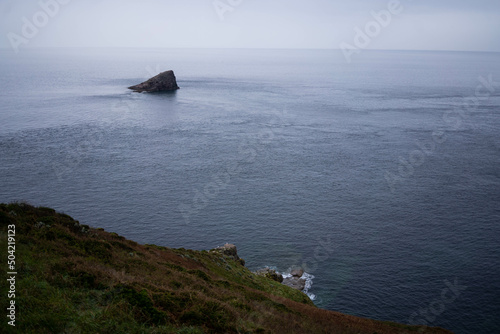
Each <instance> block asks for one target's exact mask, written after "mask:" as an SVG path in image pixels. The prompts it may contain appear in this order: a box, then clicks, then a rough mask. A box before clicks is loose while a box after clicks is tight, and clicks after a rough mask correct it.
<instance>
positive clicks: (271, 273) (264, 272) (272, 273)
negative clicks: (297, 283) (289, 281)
mask: <svg viewBox="0 0 500 334" xmlns="http://www.w3.org/2000/svg"><path fill="white" fill-rule="evenodd" d="M255 274H256V275H259V276H264V277H267V278H269V279H272V280H273V281H276V282H279V283H281V282H283V275H281V274H280V273H279V272H277V271H276V270H274V269H269V268H267V267H266V268H264V269H259V270H257V271H256V272H255Z"/></svg>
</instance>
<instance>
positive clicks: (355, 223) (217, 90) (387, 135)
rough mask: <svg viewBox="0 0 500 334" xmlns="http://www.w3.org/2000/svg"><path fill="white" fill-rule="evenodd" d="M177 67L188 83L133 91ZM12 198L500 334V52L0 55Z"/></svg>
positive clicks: (355, 300) (321, 291)
mask: <svg viewBox="0 0 500 334" xmlns="http://www.w3.org/2000/svg"><path fill="white" fill-rule="evenodd" d="M166 70H173V71H174V73H175V75H176V77H177V82H178V85H179V86H180V89H179V90H177V91H174V92H166V93H142V94H141V93H135V92H132V91H131V90H129V89H127V87H129V86H132V85H135V84H138V83H140V82H143V81H145V80H146V79H148V78H150V77H152V76H154V75H156V74H158V73H160V72H162V71H166ZM0 101H1V104H0V202H4V203H5V202H13V201H19V202H28V203H30V204H33V205H36V206H47V207H52V208H55V209H56V210H58V211H60V212H64V213H66V214H69V215H71V216H72V217H74V218H75V219H77V220H78V221H80V222H81V223H82V224H88V225H90V226H92V227H96V228H97V227H102V228H104V229H106V230H108V231H111V232H116V233H118V234H120V235H123V236H125V237H126V238H129V239H132V240H135V241H137V242H139V243H144V244H157V245H161V246H167V247H172V248H187V249H197V250H202V249H212V248H215V247H217V246H221V245H223V244H225V243H232V244H235V245H236V246H237V248H238V254H239V255H240V257H242V258H244V259H245V260H246V266H247V267H248V268H249V269H251V270H257V269H259V268H263V267H266V266H267V267H272V268H276V269H277V270H278V271H280V272H283V273H285V274H286V273H289V270H290V268H294V267H298V266H300V267H302V268H304V269H305V271H306V275H305V277H307V278H308V286H307V287H308V289H307V293H308V294H309V296H310V297H311V299H313V300H314V303H315V304H316V305H317V306H318V307H321V308H325V309H328V310H335V311H339V312H343V313H347V314H352V315H356V316H361V317H368V318H373V319H379V320H388V321H396V322H401V323H408V324H426V325H430V326H440V327H444V328H447V329H449V330H452V331H453V332H455V333H459V334H465V333H471V334H472V333H474V334H477V333H499V332H500V266H499V264H500V247H499V241H500V53H475V52H444V51H442V52H432V51H375V50H373V51H369V50H360V52H359V53H357V54H354V55H352V57H351V59H350V62H349V61H347V59H346V58H345V57H344V55H343V54H342V52H341V51H339V50H272V49H136V48H109V49H105V48H104V49H100V48H81V49H80V48H74V49H72V48H69V49H64V48H47V49H44V48H39V49H36V48H33V49H21V50H20V51H19V53H17V54H16V53H15V52H14V51H12V50H9V49H2V50H0Z"/></svg>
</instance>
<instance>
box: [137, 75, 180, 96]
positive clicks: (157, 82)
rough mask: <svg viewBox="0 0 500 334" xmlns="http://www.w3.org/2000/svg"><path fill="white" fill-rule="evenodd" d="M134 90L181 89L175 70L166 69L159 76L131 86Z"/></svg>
mask: <svg viewBox="0 0 500 334" xmlns="http://www.w3.org/2000/svg"><path fill="white" fill-rule="evenodd" d="M129 89H132V90H133V91H134V92H138V93H142V92H165V91H173V90H176V89H179V86H177V81H176V79H175V74H174V71H171V70H170V71H165V72H162V73H160V74H158V75H157V76H154V77H152V78H151V79H149V80H147V81H144V82H143V83H140V84H138V85H135V86H131V87H129Z"/></svg>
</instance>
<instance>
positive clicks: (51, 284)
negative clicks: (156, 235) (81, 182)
mask: <svg viewBox="0 0 500 334" xmlns="http://www.w3.org/2000/svg"><path fill="white" fill-rule="evenodd" d="M12 226H15V232H16V233H15V242H16V246H17V248H16V256H17V262H16V264H15V268H14V269H15V270H16V272H17V276H16V279H17V281H16V288H17V290H16V291H17V294H16V297H15V302H16V311H17V313H16V314H17V318H16V319H15V321H16V327H17V328H16V329H17V330H23V331H24V332H32V333H42V332H47V331H51V332H61V331H78V330H80V331H84V332H85V331H93V330H96V329H98V330H99V331H103V332H109V331H117V332H130V333H139V332H140V333H156V332H158V331H161V332H165V333H181V332H182V333H242V332H245V333H318V332H328V333H370V334H373V333H374V332H377V333H411V332H415V331H419V332H420V333H450V332H449V331H447V330H445V329H442V328H437V327H426V326H409V325H404V324H397V323H393V322H385V321H379V320H372V319H365V318H360V317H354V316H350V315H346V314H342V313H338V312H334V311H328V310H323V309H319V308H317V307H316V306H315V305H314V304H313V302H312V301H311V299H310V298H309V297H308V296H307V295H306V294H304V293H302V292H300V291H298V290H295V289H292V288H290V287H288V286H286V285H284V284H281V283H278V282H276V281H274V280H272V279H269V278H267V277H264V276H260V275H257V274H254V273H252V272H250V271H249V270H248V269H247V268H246V267H245V266H244V261H241V259H239V257H237V253H236V252H235V253H234V254H233V253H232V251H230V252H229V253H227V252H225V251H224V250H222V251H221V250H220V249H219V250H218V249H214V250H210V251H194V250H186V249H183V248H181V249H171V248H167V247H161V246H156V245H140V244H138V243H136V242H134V241H131V240H127V239H125V238H124V237H121V236H119V235H118V234H116V233H110V232H106V231H104V230H103V229H100V228H91V227H89V226H87V225H83V224H80V223H79V222H78V221H76V220H74V219H73V218H71V217H70V216H68V215H65V214H61V213H57V212H56V211H55V210H53V209H50V208H44V207H38V208H36V207H33V206H31V205H28V204H17V203H13V204H0V227H1V240H2V241H1V243H2V249H6V247H4V246H5V245H4V244H5V241H6V240H10V239H7V238H6V236H7V230H8V229H10V227H12ZM91 315H92V316H91ZM7 332H14V327H12V326H9V328H8V331H7Z"/></svg>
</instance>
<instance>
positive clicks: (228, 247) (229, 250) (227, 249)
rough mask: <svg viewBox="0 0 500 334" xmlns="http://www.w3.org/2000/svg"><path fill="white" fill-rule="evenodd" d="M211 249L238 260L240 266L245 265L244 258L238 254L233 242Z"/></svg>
mask: <svg viewBox="0 0 500 334" xmlns="http://www.w3.org/2000/svg"><path fill="white" fill-rule="evenodd" d="M212 251H214V252H219V253H221V254H222V255H225V256H228V257H230V258H232V259H233V260H235V261H238V262H239V263H240V264H241V265H242V266H244V265H245V260H243V259H242V258H240V257H239V256H238V251H237V250H236V246H235V245H233V244H225V245H224V246H221V247H217V248H214V249H212Z"/></svg>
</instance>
